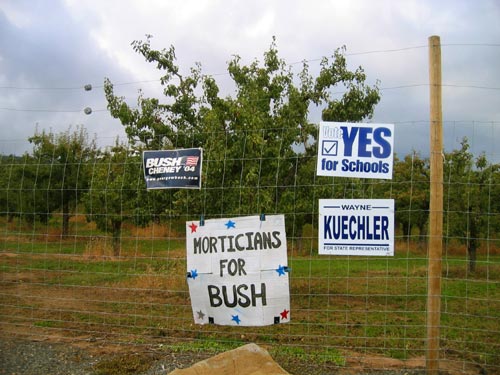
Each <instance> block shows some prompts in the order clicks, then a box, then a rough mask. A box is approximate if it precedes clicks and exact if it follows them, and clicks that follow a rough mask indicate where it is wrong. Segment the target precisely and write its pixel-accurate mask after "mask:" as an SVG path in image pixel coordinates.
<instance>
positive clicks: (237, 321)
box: [231, 315, 241, 324]
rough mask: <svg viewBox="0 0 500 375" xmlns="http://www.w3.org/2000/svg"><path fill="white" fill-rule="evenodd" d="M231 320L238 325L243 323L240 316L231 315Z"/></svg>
mask: <svg viewBox="0 0 500 375" xmlns="http://www.w3.org/2000/svg"><path fill="white" fill-rule="evenodd" d="M231 320H232V321H233V322H236V324H240V322H241V320H240V317H239V316H238V315H231Z"/></svg>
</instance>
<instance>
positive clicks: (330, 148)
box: [321, 141, 338, 156]
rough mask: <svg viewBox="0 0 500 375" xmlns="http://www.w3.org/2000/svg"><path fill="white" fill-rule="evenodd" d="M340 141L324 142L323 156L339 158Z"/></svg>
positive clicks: (322, 147) (322, 146)
mask: <svg viewBox="0 0 500 375" xmlns="http://www.w3.org/2000/svg"><path fill="white" fill-rule="evenodd" d="M337 150H338V141H323V143H322V145H321V155H327V156H337Z"/></svg>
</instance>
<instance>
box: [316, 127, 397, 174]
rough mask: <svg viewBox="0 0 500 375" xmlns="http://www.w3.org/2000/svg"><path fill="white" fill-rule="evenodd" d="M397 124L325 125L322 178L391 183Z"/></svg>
mask: <svg viewBox="0 0 500 375" xmlns="http://www.w3.org/2000/svg"><path fill="white" fill-rule="evenodd" d="M393 143H394V125H393V124H362V123H347V122H321V123H320V126H319V137H318V159H317V165H316V173H317V175H318V176H339V177H356V178H378V179H391V178H392V168H393Z"/></svg>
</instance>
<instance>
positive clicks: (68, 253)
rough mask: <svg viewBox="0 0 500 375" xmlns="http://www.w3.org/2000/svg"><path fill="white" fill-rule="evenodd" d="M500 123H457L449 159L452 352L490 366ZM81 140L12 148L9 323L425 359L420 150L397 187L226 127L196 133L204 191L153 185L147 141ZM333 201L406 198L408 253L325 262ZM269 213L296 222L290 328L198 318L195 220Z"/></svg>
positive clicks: (499, 329) (495, 329)
mask: <svg viewBox="0 0 500 375" xmlns="http://www.w3.org/2000/svg"><path fill="white" fill-rule="evenodd" d="M418 126H421V124H418ZM499 129H500V125H499V124H498V123H488V124H482V123H474V122H470V123H455V122H454V123H445V128H444V130H445V139H448V140H450V139H451V140H453V141H452V142H450V143H449V144H448V145H447V146H446V152H445V159H444V160H445V166H444V171H445V172H444V174H445V175H444V179H445V186H444V191H445V196H444V202H445V207H444V228H445V236H444V238H443V243H444V252H445V253H444V257H443V274H442V295H441V300H442V315H441V326H440V332H441V337H440V341H441V358H442V359H443V361H444V362H447V363H449V364H450V366H455V368H458V369H460V368H462V369H465V368H467V367H475V368H483V369H487V370H488V373H495V372H499V371H500V367H499V363H500V357H499V355H498V353H499V352H500V348H499V342H500V340H499V339H500V325H499V323H498V322H499V318H500V289H499V282H500V262H499V261H500V250H499V248H500V243H499V241H500V240H499V233H500V214H499V212H500V210H499V208H500V207H499V205H500V170H499V164H498V160H499V154H498V151H496V149H495V148H494V147H491V148H483V152H476V150H477V149H478V148H477V147H478V144H477V143H478V139H480V137H479V134H483V133H486V134H498V132H499ZM414 131H415V132H416V131H420V130H419V129H417V125H415V124H411V125H408V124H397V123H396V125H395V132H396V134H397V133H398V132H406V133H407V134H411V133H412V132H414ZM296 132H298V133H299V132H300V129H296ZM464 134H472V136H469V137H467V138H463V135H464ZM81 135H82V133H81V132H80V133H78V132H75V134H71V133H69V132H68V133H66V137H65V138H63V139H62V140H64V142H62V143H63V145H64V147H49V146H50V145H52V146H54V143H55V146H57V142H52V143H51V142H46V143H43V142H41V141H40V143H38V144H37V145H38V147H35V149H34V151H33V152H28V153H26V154H24V155H23V156H13V155H3V156H2V158H1V163H0V174H1V176H2V178H1V189H0V201H1V202H2V204H1V212H0V222H1V223H2V225H1V228H2V229H1V232H0V238H1V242H0V246H1V248H0V267H1V277H0V283H1V285H2V287H1V290H0V315H1V320H0V324H1V327H2V331H4V332H5V333H8V334H12V335H18V336H30V337H31V336H33V335H35V336H38V337H50V336H62V337H67V338H71V339H74V340H77V341H78V340H102V341H107V342H111V343H120V344H133V345H188V346H190V348H194V349H197V350H207V349H208V348H213V347H215V346H216V347H218V348H222V349H227V348H232V347H235V346H238V345H240V344H242V343H247V342H256V343H260V344H263V345H266V346H267V347H269V348H270V350H272V351H273V354H274V355H275V356H277V357H279V358H281V359H282V361H285V359H286V358H288V359H290V358H302V359H306V360H307V361H309V362H310V363H311V364H314V368H315V370H313V372H314V371H315V373H319V372H320V371H326V370H332V371H333V370H334V369H335V368H341V367H345V366H349V364H352V363H353V361H355V360H359V358H368V357H370V356H373V357H374V358H375V357H376V356H379V357H384V358H393V359H398V360H401V362H400V367H401V368H410V367H411V366H412V365H411V360H412V359H415V358H423V357H424V356H425V351H426V299H427V265H428V256H427V241H428V213H429V161H428V158H427V157H426V156H425V152H421V153H420V152H417V151H413V152H410V153H408V154H406V155H397V156H396V157H395V161H394V173H393V178H392V180H373V179H353V178H345V177H344V178H342V177H333V178H332V177H321V176H316V174H315V165H316V155H315V153H308V152H306V151H304V150H301V149H300V148H299V147H292V148H286V147H282V143H281V139H282V136H283V133H282V128H277V129H254V130H248V131H245V132H240V133H239V134H238V138H237V139H232V138H231V137H232V136H233V135H232V134H231V133H228V132H215V131H214V132H212V133H210V134H201V135H200V138H201V139H206V140H207V147H206V148H205V149H204V160H203V171H202V176H203V177H202V178H203V183H202V187H201V189H199V190H197V189H195V190H178V189H173V190H149V191H147V190H146V186H145V183H144V171H143V167H142V160H141V157H140V155H139V154H138V153H137V152H134V151H133V150H131V149H130V148H128V147H127V146H126V145H120V144H117V145H116V146H115V147H114V148H110V149H108V150H107V151H104V150H99V149H97V147H95V144H94V143H93V142H91V141H90V142H89V141H88V139H85V137H82V136H81ZM299 135H300V134H299ZM294 136H297V134H294ZM410 136H411V135H410ZM49 138H50V137H49ZM49 140H52V141H54V140H55V139H54V138H52V139H49ZM58 140H59V141H61V139H58ZM59 143H61V142H59ZM175 146H176V145H173V147H174V148H175ZM479 146H480V145H479ZM238 150H239V151H238ZM325 198H338V199H376V198H384V199H394V201H395V207H396V209H395V222H396V224H395V255H394V256H391V257H368V256H325V255H318V201H319V199H325ZM263 213H264V214H269V215H270V214H283V215H284V216H285V225H286V239H287V254H288V265H289V267H290V269H291V271H290V273H289V277H290V322H289V323H287V324H279V325H271V326H265V327H240V326H220V325H212V324H208V325H198V324H196V323H195V321H194V320H193V315H192V311H191V301H190V295H189V292H188V285H187V279H186V223H187V222H191V221H197V220H200V218H201V217H203V218H204V219H211V218H232V217H239V216H248V215H260V214H263ZM285 362H286V361H285ZM387 366H391V365H390V364H389V362H377V361H373V362H370V364H369V365H368V367H369V368H370V369H372V370H379V369H383V368H386V367H387Z"/></svg>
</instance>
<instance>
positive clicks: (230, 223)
mask: <svg viewBox="0 0 500 375" xmlns="http://www.w3.org/2000/svg"><path fill="white" fill-rule="evenodd" d="M224 225H225V226H226V228H227V229H229V228H236V223H235V222H234V221H232V220H228V221H227V223H226V224H224Z"/></svg>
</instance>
